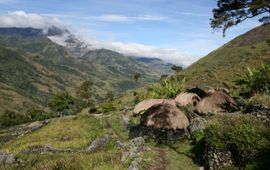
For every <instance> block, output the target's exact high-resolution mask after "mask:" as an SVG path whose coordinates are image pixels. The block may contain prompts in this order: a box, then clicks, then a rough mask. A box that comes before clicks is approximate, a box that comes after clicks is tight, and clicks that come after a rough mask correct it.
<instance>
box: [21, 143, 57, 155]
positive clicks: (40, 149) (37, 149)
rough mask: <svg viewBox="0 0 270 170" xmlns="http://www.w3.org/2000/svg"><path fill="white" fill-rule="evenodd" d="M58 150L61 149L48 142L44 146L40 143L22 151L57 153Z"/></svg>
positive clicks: (26, 152)
mask: <svg viewBox="0 0 270 170" xmlns="http://www.w3.org/2000/svg"><path fill="white" fill-rule="evenodd" d="M58 151H59V150H57V149H56V148H54V147H53V146H52V145H51V144H46V145H43V146H40V145H34V146H30V147H28V148H27V149H25V150H23V151H21V153H22V154H43V153H48V152H52V153H56V152H58Z"/></svg>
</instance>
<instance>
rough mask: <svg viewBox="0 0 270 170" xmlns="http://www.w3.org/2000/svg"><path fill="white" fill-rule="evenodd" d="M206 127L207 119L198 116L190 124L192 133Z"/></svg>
mask: <svg viewBox="0 0 270 170" xmlns="http://www.w3.org/2000/svg"><path fill="white" fill-rule="evenodd" d="M204 129H205V120H204V119H203V118H202V117H200V116H198V117H196V118H194V119H193V120H192V121H191V123H190V125H189V132H190V134H191V135H192V134H193V132H194V131H197V130H199V131H203V130H204Z"/></svg>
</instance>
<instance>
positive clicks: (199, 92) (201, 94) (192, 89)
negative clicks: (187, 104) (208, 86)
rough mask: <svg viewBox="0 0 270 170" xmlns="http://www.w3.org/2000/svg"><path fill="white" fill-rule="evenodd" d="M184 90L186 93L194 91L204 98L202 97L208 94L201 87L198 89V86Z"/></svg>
mask: <svg viewBox="0 0 270 170" xmlns="http://www.w3.org/2000/svg"><path fill="white" fill-rule="evenodd" d="M186 92H188V93H195V94H197V95H198V96H199V97H200V98H204V97H206V96H207V95H208V94H207V93H206V92H205V91H204V90H202V89H200V88H198V87H194V88H190V89H187V90H186Z"/></svg>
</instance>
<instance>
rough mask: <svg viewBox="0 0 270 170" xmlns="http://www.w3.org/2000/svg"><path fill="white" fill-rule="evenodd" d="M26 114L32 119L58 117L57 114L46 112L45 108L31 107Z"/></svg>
mask: <svg viewBox="0 0 270 170" xmlns="http://www.w3.org/2000/svg"><path fill="white" fill-rule="evenodd" d="M26 116H27V117H28V118H29V119H30V120H31V121H37V120H45V119H49V118H53V117H56V115H55V114H53V113H47V112H45V111H44V110H41V109H30V110H28V111H27V113H26Z"/></svg>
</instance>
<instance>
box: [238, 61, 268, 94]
mask: <svg viewBox="0 0 270 170" xmlns="http://www.w3.org/2000/svg"><path fill="white" fill-rule="evenodd" d="M236 84H237V85H239V86H240V88H241V90H242V91H243V92H244V94H246V95H247V96H253V95H254V94H255V93H262V94H270V64H269V63H268V64H263V65H262V66H261V67H260V68H259V69H251V68H248V72H247V73H246V74H244V75H243V76H242V77H241V78H240V79H238V80H237V81H236Z"/></svg>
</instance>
